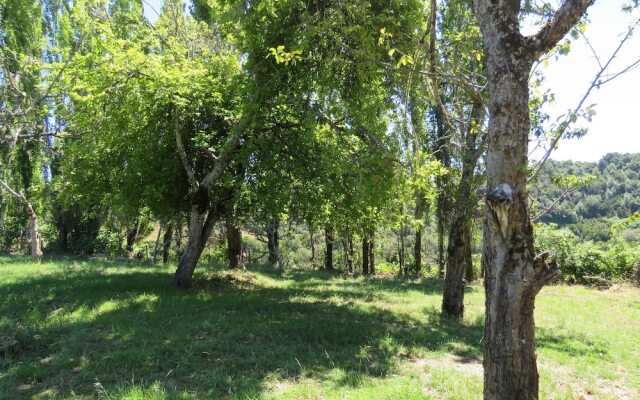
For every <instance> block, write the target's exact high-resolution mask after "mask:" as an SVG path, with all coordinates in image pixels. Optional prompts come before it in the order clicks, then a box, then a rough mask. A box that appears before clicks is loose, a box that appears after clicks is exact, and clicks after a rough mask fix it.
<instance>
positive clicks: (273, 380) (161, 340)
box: [0, 256, 640, 400]
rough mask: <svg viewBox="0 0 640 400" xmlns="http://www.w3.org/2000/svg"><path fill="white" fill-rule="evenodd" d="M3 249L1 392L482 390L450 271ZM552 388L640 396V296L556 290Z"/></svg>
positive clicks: (469, 313)
mask: <svg viewBox="0 0 640 400" xmlns="http://www.w3.org/2000/svg"><path fill="white" fill-rule="evenodd" d="M172 272H173V271H172V270H171V269H169V268H165V267H159V266H152V265H145V264H136V263H115V262H107V261H77V260H72V259H54V260H49V261H46V262H43V263H42V264H41V265H34V264H31V263H30V262H29V261H28V259H27V258H22V257H2V256H0V399H31V398H33V399H62V398H65V399H66V398H77V399H85V398H86V399H89V398H95V399H129V400H134V399H135V400H138V399H154V400H155V399H158V400H159V399H209V398H211V399H217V398H224V399H275V398H277V399H281V398H284V399H366V400H372V399H477V398H479V397H480V396H481V392H482V366H481V358H482V345H481V342H480V341H481V338H482V323H483V319H482V314H483V294H482V288H481V286H479V285H471V286H469V287H468V292H467V294H466V298H465V305H466V316H465V319H464V320H463V321H460V322H457V321H453V320H447V319H442V318H440V316H439V306H440V302H441V293H442V290H441V289H442V287H441V285H442V282H441V281H439V280H430V279H425V280H403V279H393V278H384V279H382V278H380V279H368V278H364V277H344V276H340V275H330V274H326V273H323V272H303V271H287V272H285V273H280V272H277V271H271V270H264V269H258V270H254V271H251V272H227V271H220V270H214V269H212V268H201V270H200V271H199V272H198V273H197V284H196V287H195V288H194V289H192V290H190V291H186V292H185V291H179V290H176V289H174V288H173V287H172V286H171V285H170V282H171V275H172ZM536 320H537V326H538V349H539V350H538V361H539V369H540V375H541V398H553V399H573V398H587V399H589V398H598V399H600V398H601V399H623V398H629V399H631V398H637V397H638V396H639V393H640V290H638V289H635V288H631V287H619V288H617V289H616V290H609V291H595V290H589V289H585V288H582V287H567V286H554V287H550V288H546V289H545V290H544V291H543V292H542V293H541V295H540V296H539V298H538V301H537V308H536Z"/></svg>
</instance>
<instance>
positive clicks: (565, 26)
mask: <svg viewBox="0 0 640 400" xmlns="http://www.w3.org/2000/svg"><path fill="white" fill-rule="evenodd" d="M594 1H595V0H565V2H564V3H563V4H562V6H560V8H559V9H558V11H556V13H555V14H554V16H553V17H552V18H551V19H550V20H548V21H547V23H546V24H545V25H544V26H543V27H542V28H541V29H540V31H539V32H538V33H536V34H535V35H533V36H527V37H526V38H525V40H526V41H527V47H528V48H529V51H530V55H531V59H533V60H537V59H538V58H539V57H540V56H541V55H542V54H544V53H546V52H547V51H549V50H551V49H552V48H553V46H555V45H556V44H557V43H558V42H559V41H560V39H562V38H563V37H564V35H566V34H567V33H568V32H569V30H570V29H571V28H572V27H573V26H574V25H575V24H576V23H578V21H580V19H581V18H582V16H583V15H584V13H585V12H586V11H587V8H589V6H591V5H592V4H593V3H594Z"/></svg>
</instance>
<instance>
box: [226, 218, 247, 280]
mask: <svg viewBox="0 0 640 400" xmlns="http://www.w3.org/2000/svg"><path fill="white" fill-rule="evenodd" d="M225 225H226V228H227V257H228V260H229V268H230V269H244V255H243V252H242V232H241V231H240V227H239V226H238V224H237V223H236V222H235V221H234V220H233V219H232V217H228V218H227V219H226V221H225Z"/></svg>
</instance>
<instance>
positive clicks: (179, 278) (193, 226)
mask: <svg viewBox="0 0 640 400" xmlns="http://www.w3.org/2000/svg"><path fill="white" fill-rule="evenodd" d="M194 197H195V199H194V201H193V203H192V205H191V215H190V217H189V231H188V241H187V248H186V249H185V251H184V253H183V254H182V257H180V262H179V263H178V269H177V270H176V273H175V275H174V277H173V282H174V284H175V285H176V286H178V287H180V288H189V287H191V285H192V279H193V271H194V270H195V268H196V265H197V264H198V260H200V255H202V251H203V250H204V248H205V246H206V244H207V241H208V240H209V237H210V236H211V231H212V230H213V226H214V225H215V223H216V222H217V221H218V220H219V219H220V217H221V208H220V207H210V206H209V194H208V189H200V190H198V192H197V193H196V195H195V196H194Z"/></svg>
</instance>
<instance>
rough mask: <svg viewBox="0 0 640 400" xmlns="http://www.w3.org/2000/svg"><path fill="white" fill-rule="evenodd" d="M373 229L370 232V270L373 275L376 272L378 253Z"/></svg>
mask: <svg viewBox="0 0 640 400" xmlns="http://www.w3.org/2000/svg"><path fill="white" fill-rule="evenodd" d="M373 235H374V233H373V231H371V233H370V234H369V272H370V273H371V275H375V274H376V255H375V253H374V250H375V242H374V240H373Z"/></svg>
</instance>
